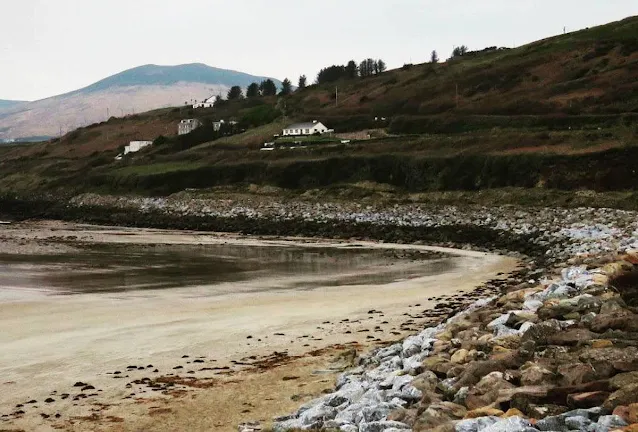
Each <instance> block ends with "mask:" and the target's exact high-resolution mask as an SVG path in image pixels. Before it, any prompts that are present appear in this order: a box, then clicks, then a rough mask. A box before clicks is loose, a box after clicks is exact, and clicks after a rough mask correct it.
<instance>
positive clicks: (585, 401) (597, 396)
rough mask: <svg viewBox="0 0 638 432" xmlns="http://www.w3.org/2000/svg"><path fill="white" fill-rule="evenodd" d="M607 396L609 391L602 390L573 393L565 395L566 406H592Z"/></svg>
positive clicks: (597, 404) (604, 399) (598, 403)
mask: <svg viewBox="0 0 638 432" xmlns="http://www.w3.org/2000/svg"><path fill="white" fill-rule="evenodd" d="M609 396H610V393H609V392H604V391H597V392H586V393H574V394H570V395H568V396H567V406H569V407H570V408H593V407H597V406H600V405H602V404H603V403H604V402H605V401H606V400H607V398H608V397H609Z"/></svg>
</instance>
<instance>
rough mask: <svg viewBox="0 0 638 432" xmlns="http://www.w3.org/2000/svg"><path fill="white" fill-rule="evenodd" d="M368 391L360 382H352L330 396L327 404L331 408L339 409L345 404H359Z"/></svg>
mask: <svg viewBox="0 0 638 432" xmlns="http://www.w3.org/2000/svg"><path fill="white" fill-rule="evenodd" d="M365 391H366V389H365V388H364V387H363V385H362V384H361V383H360V382H358V381H353V382H350V383H348V384H346V385H344V386H342V387H341V389H339V391H338V392H336V393H333V394H331V395H329V396H328V398H327V399H326V401H325V404H326V405H328V406H331V407H335V408H336V407H338V406H340V405H343V404H344V403H353V402H357V401H358V400H359V399H361V397H362V396H363V395H364V394H365Z"/></svg>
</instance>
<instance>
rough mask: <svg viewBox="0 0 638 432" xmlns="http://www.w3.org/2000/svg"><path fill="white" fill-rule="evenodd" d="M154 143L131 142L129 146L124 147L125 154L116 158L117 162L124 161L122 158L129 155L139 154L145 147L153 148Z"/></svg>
mask: <svg viewBox="0 0 638 432" xmlns="http://www.w3.org/2000/svg"><path fill="white" fill-rule="evenodd" d="M152 145H153V141H131V142H130V143H129V145H127V146H126V147H124V154H122V153H120V154H119V155H117V156H116V157H115V159H116V160H122V156H124V155H127V154H129V153H137V152H138V151H140V150H142V149H143V148H144V147H148V146H152Z"/></svg>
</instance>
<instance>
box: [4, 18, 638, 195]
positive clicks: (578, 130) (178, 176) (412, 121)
mask: <svg viewBox="0 0 638 432" xmlns="http://www.w3.org/2000/svg"><path fill="white" fill-rule="evenodd" d="M636 34H638V17H634V18H629V19H627V20H624V21H621V22H617V23H612V24H609V25H606V26H601V27H596V28H593V29H588V30H583V31H580V32H575V33H571V34H568V35H563V36H559V37H555V38H550V39H546V40H542V41H539V42H536V43H533V44H530V45H527V46H523V47H520V48H518V49H514V50H496V51H491V52H482V53H475V54H471V55H468V56H467V57H464V58H461V59H456V60H453V61H449V62H447V63H442V64H439V65H430V64H424V65H414V66H411V67H404V68H402V69H399V70H393V71H389V72H386V73H384V74H381V75H379V76H376V77H370V78H366V79H356V80H344V81H341V82H338V83H335V84H329V85H323V86H311V87H309V88H307V89H304V90H302V91H299V92H296V93H295V94H293V95H291V96H289V97H287V98H263V99H260V100H256V101H255V100H253V101H243V102H232V103H226V104H224V105H223V106H222V107H220V108H218V109H216V110H215V111H213V112H211V111H198V112H195V113H193V112H191V111H189V110H188V109H184V108H176V109H172V110H171V109H166V110H158V111H155V112H149V113H145V114H142V115H138V116H130V117H127V118H125V119H116V120H111V121H109V122H108V123H103V124H100V125H96V126H94V127H90V128H83V129H81V130H78V131H76V132H73V133H71V134H68V135H67V136H65V137H64V138H63V139H62V140H61V141H60V142H54V143H43V144H35V145H30V146H23V147H15V146H14V147H7V148H1V147H0V172H2V173H4V177H2V176H0V187H2V188H3V189H5V190H6V189H11V190H47V189H48V188H61V187H62V186H64V187H68V186H73V187H75V188H77V189H78V190H86V189H91V190H104V191H120V192H122V191H137V192H145V191H146V192H152V193H170V192H175V191H176V190H179V188H186V187H209V186H215V185H218V184H232V183H236V182H256V183H270V184H276V185H279V186H287V187H302V188H308V187H310V188H311V187H313V186H314V185H324V184H325V183H326V182H329V181H344V182H356V181H358V180H365V181H367V180H370V181H376V182H390V183H392V182H395V183H397V185H398V186H404V187H407V188H408V189H409V188H410V187H412V186H410V184H413V185H414V183H408V182H407V180H405V181H404V183H401V182H400V181H396V177H397V175H399V176H403V177H406V176H408V175H407V174H406V173H405V170H417V174H414V175H418V176H421V177H423V178H426V177H428V176H429V175H430V173H423V172H419V171H418V170H420V169H424V167H428V169H433V168H432V167H433V166H435V167H436V169H438V170H439V171H441V170H442V171H441V172H438V173H435V174H436V175H437V176H438V177H436V176H435V177H433V178H430V179H429V180H428V181H427V182H426V181H422V180H419V181H418V182H417V183H416V184H418V185H419V186H418V187H420V188H422V189H423V190H428V189H435V190H440V189H447V188H452V189H467V188H470V189H473V188H485V187H501V186H530V185H532V186H533V185H536V186H538V185H541V186H542V185H548V186H549V187H557V188H568V189H569V188H574V186H575V185H577V184H578V183H577V182H580V181H582V180H583V179H582V178H580V177H579V176H578V175H574V176H572V178H571V180H569V181H568V180H565V179H564V178H560V179H555V178H554V175H553V173H551V172H550V173H543V172H540V171H541V169H540V168H538V169H536V168H535V167H537V166H539V167H540V166H541V165H540V164H541V163H542V164H545V165H549V166H562V167H564V169H566V170H568V171H569V170H575V171H579V170H582V169H583V167H589V168H590V169H595V170H598V171H599V172H603V171H604V172H607V171H608V170H609V169H610V167H608V166H605V165H604V164H603V165H600V164H598V165H595V164H594V165H592V164H593V163H594V162H595V161H596V156H595V153H596V152H602V151H606V150H609V149H623V150H620V151H630V153H628V154H631V155H633V154H634V153H631V150H630V149H631V148H632V147H633V145H635V144H636V142H637V135H638V126H636V123H637V119H638V115H637V114H636V113H638V79H637V78H638V42H637V40H636V38H635V35H636ZM335 85H338V87H339V94H340V97H339V101H340V102H339V105H338V106H336V105H335V101H334V98H333V91H334V87H335ZM457 88H458V98H457ZM264 107H268V109H271V110H275V109H278V110H281V111H282V112H283V117H281V118H279V119H278V120H276V121H275V122H273V123H270V124H267V125H265V126H260V127H256V128H251V129H249V130H248V131H247V132H245V133H244V134H241V135H236V136H232V137H226V138H222V139H219V140H217V141H213V142H210V143H204V144H201V145H199V146H196V147H194V148H190V149H188V150H183V151H178V152H173V151H170V150H167V149H166V148H164V149H151V150H148V151H144V152H142V153H140V154H138V155H135V156H134V157H132V158H131V159H130V160H128V161H125V162H124V163H115V162H113V159H112V158H113V156H114V155H115V154H116V153H117V149H118V147H120V146H121V145H122V144H124V143H126V142H127V141H128V140H131V139H135V138H136V136H137V135H139V134H140V133H141V132H143V135H144V136H158V135H160V134H162V135H165V136H171V135H173V134H174V133H175V131H176V125H177V123H178V121H179V120H180V119H181V118H186V117H190V116H196V117H202V118H209V119H220V118H225V119H233V118H234V119H238V120H241V119H242V118H246V117H248V116H251V115H252V114H254V112H255V111H256V110H261V109H264ZM251 113H252V114H251ZM253 117H254V116H253ZM375 117H387V118H388V120H387V122H386V123H383V124H381V123H380V122H376V121H375V120H374V118H375ZM315 118H316V119H320V120H322V121H324V122H325V123H326V124H328V126H330V127H334V128H336V129H337V130H338V131H357V130H366V129H374V128H378V127H380V126H388V127H389V130H390V131H391V132H393V134H394V135H395V136H391V137H387V138H382V139H377V140H370V141H360V142H357V143H354V144H353V145H350V146H331V147H326V148H314V149H306V150H299V151H276V152H259V151H257V148H258V147H259V145H260V144H261V143H263V142H264V141H267V140H270V138H271V137H272V135H273V134H274V133H276V132H279V131H280V129H281V128H282V127H283V126H284V125H285V124H287V123H289V122H292V121H293V120H311V119H315ZM617 151H618V150H617ZM592 153H594V155H593V156H591V157H590V158H587V157H585V156H571V157H572V158H573V159H569V158H568V159H556V157H558V156H556V157H553V156H551V155H583V154H585V155H586V154H592ZM401 157H403V158H405V159H401ZM477 157H481V158H482V159H477ZM560 157H562V156H560ZM632 157H633V156H632ZM397 158H398V159H397ZM432 158H434V159H439V158H453V159H446V160H448V162H436V161H434V159H432ZM543 158H545V159H543ZM615 158H617V156H610V157H606V156H601V157H600V158H598V159H601V160H602V162H604V161H605V160H606V159H609V160H610V161H611V160H615ZM406 160H407V161H410V163H406V162H405V161H406ZM428 160H430V162H427V161H428ZM572 160H573V161H574V162H573V164H571V163H572V162H571V161H572ZM592 160H593V161H594V162H592ZM620 160H621V162H622V157H620ZM387 161H390V162H387ZM393 161H394V162H393ZM396 161H399V162H396ZM415 161H416V162H419V163H416V162H415ZM423 161H426V162H423ZM433 161H434V162H433ZM566 161H567V162H566ZM519 162H520V164H519ZM392 163H394V164H395V165H396V164H401V168H400V169H397V168H396V167H395V166H390V164H392ZM570 164H571V165H570ZM518 165H520V166H518ZM545 165H542V166H545ZM362 166H363V167H364V168H361V167H362ZM486 166H491V167H493V168H490V169H487V168H485V167H486ZM511 166H518V168H517V169H520V171H519V172H516V171H512V172H506V173H505V174H503V176H504V177H503V178H501V177H500V174H498V173H496V172H495V171H494V170H501V171H502V170H506V171H507V168H508V167H511ZM366 167H367V168H366ZM530 167H531V168H530ZM526 169H529V170H531V171H529V172H528V171H526ZM623 169H624V168H622V167H621V170H620V171H621V172H624V171H622V170H623ZM332 170H338V171H339V172H340V174H343V175H339V176H334V175H332V173H331V171H332ZM343 170H350V171H349V172H346V173H345V174H344V173H343ZM366 170H368V171H366ZM370 170H375V171H374V172H373V173H370ZM397 170H398V171H397ZM458 170H461V171H458ZM462 170H475V172H474V173H470V174H471V175H470V177H472V178H471V180H468V182H465V183H463V182H460V183H459V182H456V181H454V182H452V181H449V180H445V179H446V178H447V177H446V176H449V175H450V174H449V172H452V173H455V174H454V175H457V176H458V175H459V173H461V172H462ZM446 172H448V173H447V174H446ZM27 173H28V174H27ZM392 173H395V174H396V175H394V177H393V174H392ZM397 173H399V174H397ZM346 174H347V175H346ZM575 174H576V173H575ZM595 174H596V173H593V175H592V177H594V178H597V177H600V178H601V180H597V181H598V183H597V182H596V181H594V182H584V183H583V185H584V186H585V187H593V188H596V187H598V186H599V185H602V184H604V185H605V187H604V188H603V189H613V188H614V187H616V186H614V185H618V186H617V187H619V188H625V187H626V186H625V185H626V184H628V180H627V179H625V180H622V181H609V180H608V179H607V180H602V178H603V177H604V178H607V177H609V174H605V175H602V174H601V175H599V176H596V175H595ZM411 175H413V174H410V176H411ZM309 176H310V177H312V176H315V177H314V178H310V177H309ZM486 176H488V177H489V176H491V177H489V178H486ZM494 176H496V177H498V178H495V177H494ZM508 176H509V177H510V178H508ZM520 176H532V177H533V178H532V180H530V182H521V181H518V182H517V181H513V180H514V177H520ZM605 176H607V177H605ZM408 177H409V176H408ZM567 177H569V176H567ZM202 179H203V180H202ZM552 179H554V180H552ZM585 183H586V184H585ZM158 185H161V187H160V186H158Z"/></svg>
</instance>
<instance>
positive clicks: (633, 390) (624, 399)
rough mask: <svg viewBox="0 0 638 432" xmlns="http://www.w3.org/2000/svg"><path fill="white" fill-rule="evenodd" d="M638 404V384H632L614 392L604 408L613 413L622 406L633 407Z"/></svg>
mask: <svg viewBox="0 0 638 432" xmlns="http://www.w3.org/2000/svg"><path fill="white" fill-rule="evenodd" d="M634 403H638V384H630V385H628V386H625V387H622V388H621V389H619V390H616V391H615V392H613V393H612V394H611V395H610V396H609V398H607V400H606V401H605V403H604V404H603V406H604V407H605V409H607V410H609V411H613V410H614V409H615V408H616V407H618V406H621V405H631V404H634Z"/></svg>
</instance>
